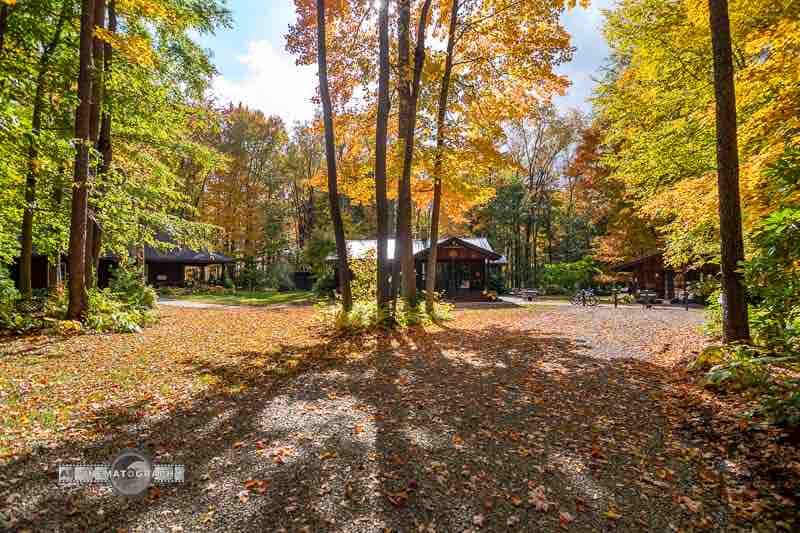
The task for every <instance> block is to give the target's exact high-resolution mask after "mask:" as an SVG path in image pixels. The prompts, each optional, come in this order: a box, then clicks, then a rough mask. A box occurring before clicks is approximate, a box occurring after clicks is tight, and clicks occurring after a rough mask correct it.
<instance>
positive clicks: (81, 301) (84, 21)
mask: <svg viewBox="0 0 800 533" xmlns="http://www.w3.org/2000/svg"><path fill="white" fill-rule="evenodd" d="M93 33H94V0H82V3H81V30H80V55H79V65H80V66H79V73H78V98H79V103H78V109H77V112H76V113H75V142H76V147H75V148H76V154H75V176H74V186H73V188H72V213H71V219H70V231H69V308H68V309H67V316H68V317H69V318H70V319H73V320H81V319H83V318H84V317H85V316H86V312H87V311H88V296H87V294H86V278H85V272H84V271H85V267H86V263H85V255H86V219H87V204H88V194H87V192H88V191H87V189H86V180H87V179H88V176H89V142H90V135H89V134H90V130H89V126H90V124H89V123H90V118H91V108H92V34H93Z"/></svg>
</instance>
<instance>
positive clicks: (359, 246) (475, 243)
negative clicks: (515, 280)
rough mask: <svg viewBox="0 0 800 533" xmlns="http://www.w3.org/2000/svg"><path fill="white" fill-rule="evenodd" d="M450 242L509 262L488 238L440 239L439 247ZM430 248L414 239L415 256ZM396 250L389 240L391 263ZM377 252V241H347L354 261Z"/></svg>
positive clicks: (426, 243) (493, 260)
mask: <svg viewBox="0 0 800 533" xmlns="http://www.w3.org/2000/svg"><path fill="white" fill-rule="evenodd" d="M450 241H453V242H454V243H457V244H460V245H462V246H464V247H466V248H470V249H473V250H475V251H477V252H480V253H482V254H483V255H485V256H487V257H488V258H489V259H490V260H491V261H492V262H493V263H495V264H505V262H507V261H505V257H503V256H502V255H500V254H498V253H497V252H495V251H494V250H493V249H492V245H491V244H489V240H488V239H487V238H486V237H445V238H442V239H439V242H438V245H439V246H441V245H443V244H446V243H448V242H450ZM429 248H430V247H429V246H428V241H427V240H423V239H414V255H415V256H417V255H420V254H423V253H425V252H426V251H427V250H428V249H429ZM394 249H395V239H393V238H391V239H387V252H388V253H387V255H388V259H389V260H390V261H392V260H394ZM377 250H378V241H377V240H375V239H353V240H348V241H347V255H348V257H350V258H353V259H363V258H364V257H366V256H367V254H368V253H369V252H370V251H374V252H377ZM327 260H328V261H335V260H336V252H333V253H331V254H330V255H328V257H327Z"/></svg>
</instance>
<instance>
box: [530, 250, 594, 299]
mask: <svg viewBox="0 0 800 533" xmlns="http://www.w3.org/2000/svg"><path fill="white" fill-rule="evenodd" d="M543 270H544V272H543V273H542V281H543V282H544V283H545V284H546V285H550V286H557V287H562V288H563V289H566V291H567V292H572V291H573V290H574V289H577V288H580V287H588V286H589V285H590V284H591V281H592V277H593V276H594V275H595V274H597V273H599V272H600V269H598V268H597V266H596V265H595V264H594V262H593V261H592V259H591V258H590V257H584V258H583V259H581V260H579V261H573V262H572V263H552V264H549V265H544V269H543Z"/></svg>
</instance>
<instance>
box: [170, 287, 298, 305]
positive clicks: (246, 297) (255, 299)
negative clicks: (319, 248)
mask: <svg viewBox="0 0 800 533" xmlns="http://www.w3.org/2000/svg"><path fill="white" fill-rule="evenodd" d="M167 298H170V299H175V300H189V301H192V302H203V303H212V304H225V305H258V306H263V305H274V304H287V303H301V302H311V301H313V298H314V294H313V293H312V292H310V291H285V292H280V291H276V290H266V291H253V292H250V291H247V290H242V291H238V292H236V293H235V294H213V293H199V294H187V295H175V296H168V297H167Z"/></svg>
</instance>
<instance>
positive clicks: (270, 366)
mask: <svg viewBox="0 0 800 533" xmlns="http://www.w3.org/2000/svg"><path fill="white" fill-rule="evenodd" d="M593 348H594V347H593V346H590V345H588V344H586V343H581V342H579V341H576V340H574V339H570V338H566V337H563V336H560V335H559V334H558V333H555V332H552V333H546V332H541V331H536V330H530V329H519V328H516V327H512V326H510V325H506V324H503V323H500V322H495V323H493V322H492V321H491V320H486V321H485V322H484V323H483V324H482V325H481V326H480V327H471V328H464V327H459V326H458V325H449V326H448V327H447V328H443V329H438V328H437V329H436V330H434V331H428V332H425V331H423V330H422V329H414V330H411V331H409V332H406V333H385V334H380V335H377V336H366V337H361V338H359V337H355V338H352V337H351V338H343V339H340V338H335V339H328V340H325V341H322V342H319V343H316V344H313V345H310V346H292V345H282V346H279V347H274V346H265V347H264V350H263V351H250V352H242V353H240V354H238V355H239V356H240V357H239V358H238V362H237V363H235V364H234V363H232V364H219V365H215V364H213V363H209V362H207V361H206V362H197V363H194V362H187V363H186V364H185V365H186V367H185V371H186V372H192V373H198V372H199V373H202V374H206V375H208V376H209V379H211V380H212V382H213V383H214V386H213V387H212V389H211V390H210V391H209V392H208V393H206V394H204V395H203V396H202V397H200V398H197V399H196V401H195V402H193V403H192V404H191V405H187V406H184V407H182V408H179V409H176V410H174V411H171V412H168V413H165V414H164V415H163V416H162V417H161V418H160V419H155V420H151V421H147V422H141V423H132V424H127V425H117V426H115V427H113V428H111V427H110V428H109V432H108V438H107V439H106V440H104V441H102V442H92V443H85V442H67V443H63V444H60V445H59V446H58V447H56V448H54V449H39V450H38V451H37V452H36V453H34V454H31V455H28V456H24V457H21V458H19V459H17V460H15V461H14V462H12V463H10V464H7V465H6V466H5V467H4V469H3V478H4V480H3V483H4V485H3V486H2V487H0V491H2V496H3V497H5V498H6V502H7V505H9V506H11V507H14V506H16V507H17V508H20V507H21V508H23V509H29V510H30V512H28V513H26V514H27V517H25V516H23V517H21V518H19V519H18V521H17V522H15V523H14V524H13V528H19V529H23V528H25V527H29V528H31V529H47V530H76V531H100V530H115V529H119V528H121V529H130V530H146V531H159V530H161V531H170V527H171V526H181V527H182V528H183V530H184V531H188V530H198V531H206V530H217V531H278V530H281V529H285V530H287V531H300V530H302V528H304V527H307V528H308V531H384V530H387V529H388V530H396V531H410V530H417V529H418V528H419V527H425V526H432V527H434V528H435V529H436V530H437V531H464V530H466V529H470V528H476V529H482V530H493V531H507V530H516V531H539V530H550V531H556V530H559V529H560V528H561V525H562V523H563V524H564V525H569V528H570V529H573V530H583V531H598V530H607V529H616V530H623V531H641V530H666V529H668V528H669V527H671V526H676V527H691V525H692V524H693V521H694V520H695V519H696V516H695V515H694V514H693V513H690V512H689V511H687V509H686V507H685V506H684V505H681V504H680V503H678V502H679V496H680V495H682V494H684V493H686V494H690V495H692V493H691V492H688V491H690V490H691V487H692V486H693V485H694V484H695V483H696V481H697V479H696V477H697V473H696V472H693V471H692V470H691V469H688V468H687V467H686V466H685V463H683V462H681V461H680V460H679V459H678V457H677V455H676V454H677V453H678V448H680V444H679V442H678V439H677V437H676V436H675V435H673V434H672V433H671V430H670V426H669V424H668V422H667V419H666V418H665V415H664V414H663V413H662V408H661V396H662V395H663V392H664V387H666V386H668V384H667V383H665V381H664V378H663V377H662V376H663V375H664V374H663V369H661V368H660V367H656V366H654V365H651V364H649V363H647V362H646V361H643V360H640V359H633V358H617V359H614V360H608V359H603V358H597V357H593V356H592V353H591V350H592V349H593ZM129 422H135V421H133V420H130V421H129ZM131 446H134V447H141V448H144V449H147V450H149V451H150V452H152V454H153V456H154V460H155V462H160V463H181V464H185V465H186V472H187V480H186V482H185V483H184V484H183V485H179V486H161V487H159V489H158V490H151V491H150V493H149V494H148V496H147V497H145V498H139V499H124V498H121V497H118V496H116V495H114V494H113V493H111V492H110V490H109V489H107V488H82V487H81V488H69V489H67V488H63V487H58V486H56V481H57V472H56V465H57V464H58V463H59V462H62V463H64V462H88V463H93V462H103V463H104V462H108V461H109V459H110V458H111V457H112V456H113V455H114V454H115V453H116V452H118V451H119V450H120V449H122V448H126V447H131ZM247 480H256V481H261V480H264V481H266V482H267V483H266V484H265V490H264V494H258V491H252V490H251V491H249V492H247V493H242V491H243V490H245V488H246V487H245V482H246V481H247ZM667 487H669V488H667ZM10 494H12V495H13V494H16V495H17V496H15V497H12V498H11V501H9V499H8V497H9V495H10ZM692 497H693V498H694V497H695V496H694V495H692ZM99 511H102V513H100V512H99ZM707 511H708V512H710V513H714V517H715V520H717V521H718V522H719V523H721V524H723V525H720V526H718V527H724V523H725V520H726V519H727V512H726V511H725V510H724V509H718V508H716V509H707ZM559 513H568V515H563V514H562V515H560V514H559ZM12 516H13V515H12ZM572 520H574V521H572ZM570 522H571V523H570Z"/></svg>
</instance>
